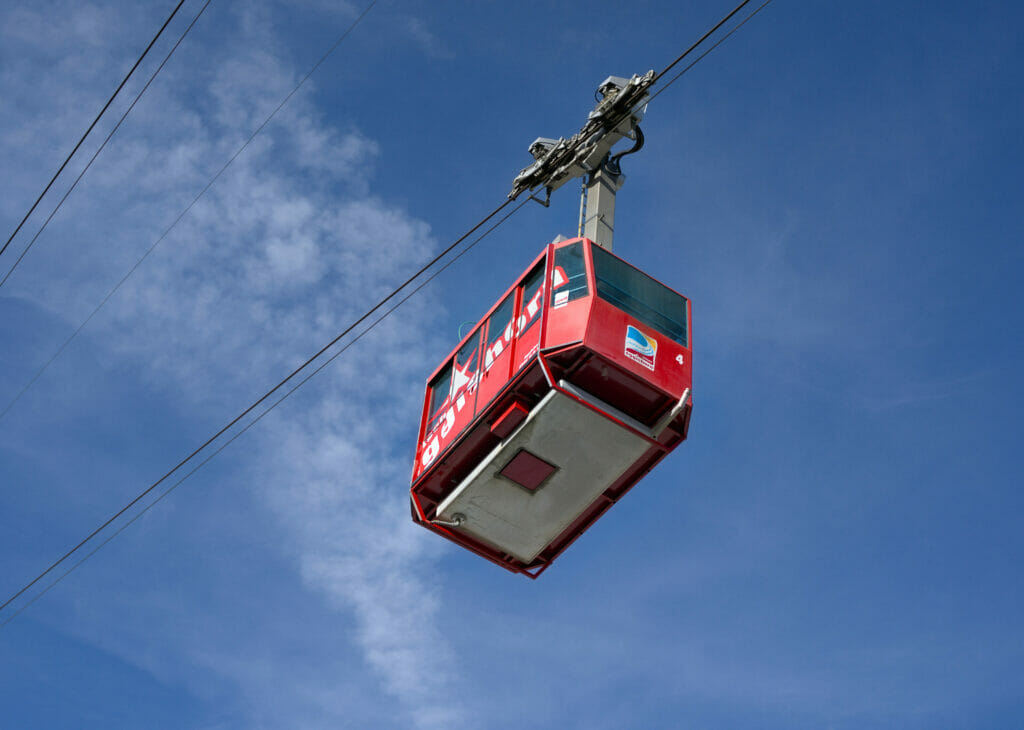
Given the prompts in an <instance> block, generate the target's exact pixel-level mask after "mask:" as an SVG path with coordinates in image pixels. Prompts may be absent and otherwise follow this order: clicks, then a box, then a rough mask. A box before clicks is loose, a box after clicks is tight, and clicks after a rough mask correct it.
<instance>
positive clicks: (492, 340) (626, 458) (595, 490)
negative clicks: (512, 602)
mask: <svg viewBox="0 0 1024 730" xmlns="http://www.w3.org/2000/svg"><path fill="white" fill-rule="evenodd" d="M690 330H691V320H690V305H689V301H688V300H687V299H686V298H685V297H683V296H681V295H679V294H677V293H676V292H674V291H672V290H671V289H669V288H668V287H666V286H664V285H663V284H661V283H659V282H657V281H655V280H654V279H652V278H651V277H650V276H648V275H647V274H644V273H643V272H641V271H639V270H638V269H636V268H634V267H633V266H630V265H629V264H627V263H626V262H625V261H623V260H622V259H620V258H618V257H617V256H614V255H613V254H611V253H610V252H608V251H606V250H604V249H603V248H601V247H599V246H598V245H596V244H595V243H593V242H592V241H590V240H589V239H586V238H577V239H573V240H569V241H564V242H560V243H552V244H549V245H548V246H546V247H545V249H544V251H543V252H542V253H541V254H540V256H538V257H537V259H536V260H535V261H534V262H533V264H532V265H531V266H530V268H529V269H527V271H526V273H525V274H524V275H523V276H522V277H520V279H519V281H517V282H516V283H515V285H514V286H512V288H510V289H509V290H508V291H507V292H506V293H505V296H503V297H502V298H501V299H500V300H499V302H498V303H497V304H496V305H495V306H494V307H492V308H491V310H490V311H489V312H488V313H487V316H485V317H484V318H483V319H482V320H481V321H480V322H479V323H478V324H477V325H476V327H474V328H473V331H472V332H471V333H470V334H469V335H468V336H467V337H465V338H464V339H463V340H462V342H460V343H459V345H458V347H457V348H456V349H455V351H454V352H453V353H452V354H451V355H449V356H448V357H447V358H446V359H445V361H444V362H443V363H442V365H441V366H440V367H439V368H438V369H437V370H436V371H434V373H433V374H432V375H431V377H430V380H429V381H428V383H427V392H426V398H425V400H424V403H423V417H422V420H421V422H420V430H419V438H418V444H419V445H418V447H417V450H416V464H415V466H414V467H413V473H412V488H411V496H412V514H413V520H415V521H416V522H418V523H420V524H422V525H423V526H424V527H427V528H428V529H431V530H433V531H434V532H437V533H439V534H441V535H444V536H445V537H447V538H448V539H449V540H452V541H453V542H456V543H458V544H459V545H462V546H463V547H466V548H468V549H470V550H472V551H473V552H475V553H477V554H479V555H481V556H483V557H485V558H487V559H488V560H491V561H493V562H495V563H497V564H498V565H500V566H502V567H504V568H507V569H508V570H511V571H514V572H517V573H524V574H526V575H528V576H530V577H531V578H536V577H537V576H538V575H540V574H541V573H542V572H543V571H544V570H545V569H546V568H547V567H548V566H549V565H550V564H551V561H552V560H554V559H555V557H557V556H558V555H559V553H561V552H562V551H563V550H565V548H567V547H568V546H569V545H570V544H571V543H572V542H573V541H574V540H575V539H576V538H577V537H579V536H580V535H581V534H582V533H583V532H584V531H585V530H586V529H587V528H588V527H590V525H591V524H592V523H593V522H594V521H595V520H596V519H597V518H598V517H600V516H601V515H602V514H604V512H605V510H607V509H608V508H609V507H611V506H612V505H613V504H615V502H617V501H618V500H619V498H620V497H622V495H623V494H625V493H626V492H627V491H629V489H630V488H631V487H632V486H633V485H634V484H636V482H637V481H639V480H640V479H641V478H642V477H643V476H644V475H645V474H646V473H647V472H648V471H650V470H651V468H652V467H653V466H654V465H655V464H657V463H658V462H659V461H661V459H662V458H663V457H664V456H665V455H666V454H668V453H669V452H670V451H672V449H674V448H675V447H676V446H678V445H679V444H680V443H682V441H683V440H684V439H685V438H686V432H687V429H688V426H689V423H690V411H691V403H690V386H691V382H692V369H691V357H690V353H691V343H690Z"/></svg>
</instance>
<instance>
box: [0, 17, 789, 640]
mask: <svg viewBox="0 0 1024 730" xmlns="http://www.w3.org/2000/svg"><path fill="white" fill-rule="evenodd" d="M208 2H209V0H208ZM748 2H749V0H746V2H743V3H741V4H740V5H739V6H738V7H737V8H736V9H735V10H733V11H732V12H731V13H730V14H729V15H728V16H726V18H725V19H723V20H722V21H720V22H719V23H718V24H717V25H716V26H715V27H714V28H713V29H712V30H711V31H709V32H708V33H706V34H705V35H704V36H703V37H702V39H701V40H700V41H698V42H697V43H695V44H694V45H692V46H691V47H690V48H689V49H687V51H686V52H684V53H683V54H682V55H681V56H679V57H678V58H677V59H676V60H675V61H673V62H672V63H671V64H669V65H668V66H667V67H666V68H665V69H664V70H662V72H661V73H659V74H658V78H661V77H662V76H664V75H665V74H666V73H667V72H668V71H669V70H670V69H671V68H672V67H674V66H675V65H676V64H678V63H679V62H680V61H681V60H682V59H683V58H685V57H686V55H688V54H689V53H690V52H691V51H692V50H694V49H695V48H696V47H697V46H698V45H699V44H700V43H701V42H703V41H704V40H705V39H706V38H707V37H708V36H709V35H711V33H713V32H714V31H715V30H717V29H718V28H719V27H721V25H722V24H723V23H724V22H726V21H727V20H728V19H729V18H731V17H732V16H733V15H735V13H736V12H737V11H738V10H739V9H741V8H742V7H743V6H744V5H746V4H747V3H748ZM769 2H771V0H765V2H764V3H763V4H762V5H761V6H760V7H759V8H757V9H756V10H755V11H754V12H753V13H751V14H750V15H749V16H748V17H747V18H746V19H745V20H743V21H742V22H741V23H740V24H739V25H737V26H736V27H735V28H733V29H732V30H731V31H730V32H729V33H728V34H726V36H725V37H723V38H722V39H720V40H719V41H717V42H716V43H715V44H714V45H713V46H711V48H709V49H708V51H706V52H705V53H703V54H702V55H701V56H699V57H698V58H697V59H696V60H694V61H693V62H692V63H691V64H690V65H689V66H687V67H685V68H684V69H683V70H682V71H680V72H679V73H678V74H676V76H675V77H673V78H672V79H671V81H670V82H669V83H670V84H671V83H672V82H674V81H675V80H676V79H678V78H679V77H680V76H682V75H683V74H684V73H686V72H687V71H688V70H689V69H690V68H692V67H693V66H694V65H695V64H696V63H697V62H699V61H700V60H701V59H702V58H704V56H706V55H707V54H708V53H709V52H710V51H711V50H714V48H716V47H717V46H718V45H719V44H720V43H721V42H722V41H724V40H725V39H726V38H728V37H729V36H730V35H732V33H734V32H735V31H736V30H738V29H739V28H740V27H742V25H743V24H745V23H746V22H747V20H749V19H750V18H751V17H753V16H754V15H755V14H757V12H759V11H760V10H761V9H762V8H763V7H765V6H766V5H768V3H769ZM659 93H660V92H659ZM530 199H531V198H529V197H528V198H526V199H525V200H523V201H522V202H521V203H520V204H519V205H518V206H516V207H515V208H513V209H512V210H511V211H509V212H508V213H507V214H506V215H505V216H503V217H502V218H500V219H498V220H497V221H496V222H495V223H494V224H492V225H491V227H490V228H488V229H486V230H485V231H484V232H483V233H482V234H481V235H480V236H479V237H478V238H477V239H476V240H474V241H473V242H472V243H471V244H470V245H469V246H467V247H466V248H464V249H463V250H462V251H461V252H459V253H458V254H457V255H456V256H454V257H452V259H450V260H449V261H448V262H446V263H445V264H443V265H442V266H441V267H439V268H438V269H437V270H436V271H435V272H434V273H433V274H431V275H430V276H429V277H427V278H426V279H425V280H424V281H422V282H420V283H419V284H418V285H417V286H416V287H415V288H414V289H413V290H412V291H410V292H409V293H408V294H406V296H405V297H403V298H402V299H400V300H399V301H398V302H396V303H395V304H394V305H392V306H391V307H390V308H389V309H387V310H386V311H385V312H384V313H383V314H382V315H381V316H380V317H378V318H377V319H375V320H374V321H373V322H371V323H370V325H369V326H367V327H366V328H365V329H363V330H362V331H361V332H359V333H358V334H357V335H356V336H355V337H354V338H352V340H351V341H350V342H348V343H346V344H345V345H344V346H343V347H342V348H340V349H339V350H338V352H336V353H334V354H333V355H332V356H331V357H329V358H328V359H327V360H325V361H324V362H322V363H321V364H320V365H318V366H317V367H316V368H315V369H314V370H312V371H311V372H310V373H308V374H307V375H306V376H305V377H304V378H302V379H301V380H300V381H298V382H297V383H295V384H294V385H293V386H292V387H291V388H290V389H289V390H288V391H287V392H285V393H284V395H282V396H281V397H280V398H278V399H277V400H276V401H274V402H273V403H272V404H271V405H270V406H269V407H267V408H266V409H265V410H263V411H262V412H261V413H259V415H257V416H256V417H255V418H254V419H253V420H251V421H250V422H249V423H247V424H246V425H245V426H244V427H242V428H241V429H240V430H239V431H238V432H237V433H235V434H234V435H232V436H231V437H230V438H229V439H228V440H227V441H226V442H225V443H223V444H221V445H220V446H219V447H217V449H216V450H214V451H213V452H212V453H210V454H209V455H208V456H207V457H206V458H205V459H204V460H203V461H201V462H199V463H198V464H196V466H194V467H193V468H192V470H190V471H189V472H188V473H187V474H185V475H184V476H183V477H182V478H181V479H179V480H178V481H177V482H175V483H174V484H172V485H171V486H170V487H169V488H167V489H166V490H165V491H164V492H162V493H161V494H159V495H158V496H157V498H156V499H155V500H153V502H151V503H150V504H149V505H147V506H146V507H145V508H143V509H142V510H141V511H140V512H139V513H137V514H136V515H134V516H133V517H132V518H131V519H130V520H129V521H128V522H126V523H125V524H124V525H122V526H121V527H120V528H118V529H117V530H116V531H115V532H114V533H113V534H111V535H110V536H109V537H107V538H106V539H105V540H104V541H103V542H101V543H100V544H99V545H97V546H96V547H95V548H94V549H93V550H92V551H91V552H89V553H88V554H87V555H85V556H84V557H83V558H82V559H81V560H79V561H78V562H77V563H75V564H74V565H72V566H71V567H70V568H69V569H68V570H67V571H65V572H64V573H63V574H61V575H60V576H59V577H57V578H56V579H55V580H54V581H53V582H51V583H50V584H49V585H48V586H47V587H46V588H44V589H43V590H42V591H41V592H40V593H38V594H36V595H35V596H33V597H32V598H31V599H29V600H28V601H27V602H26V603H25V604H24V605H23V606H21V607H19V608H18V609H17V611H15V612H14V614H13V615H11V616H9V617H8V618H7V619H5V620H4V621H3V622H2V623H0V628H2V627H3V626H6V625H7V624H8V623H10V621H11V620H13V618H14V617H15V616H17V615H18V614H20V613H21V612H22V611H24V610H25V608H27V607H28V606H29V605H31V604H32V603H34V602H35V601H36V600H38V599H39V598H40V597H41V596H42V595H44V594H45V593H47V592H48V591H49V590H50V589H51V588H53V586H55V585H56V584H57V583H59V582H60V581H61V580H63V579H64V578H65V577H66V576H67V575H69V574H70V573H71V572H72V571H74V570H75V569H76V568H78V567H79V566H80V565H81V564H82V563H84V562H85V561H86V560H88V559H89V558H90V557H91V556H92V555H94V554H95V553H96V552H98V551H99V550H100V549H101V548H102V547H103V546H104V545H106V544H107V543H109V542H110V541H111V540H112V539H113V538H114V537H116V536H117V535H119V534H120V533H121V532H123V531H124V530H125V529H126V528H127V527H128V526H129V525H130V524H132V523H133V522H135V520H137V519H139V517H141V516H142V515H143V514H145V513H146V512H147V511H148V510H149V509H150V508H152V507H153V506H155V505H156V504H157V503H158V502H160V501H161V500H162V499H163V498H164V497H165V496H167V495H168V494H169V493H170V492H171V491H172V490H173V489H175V488H176V487H177V486H178V485H179V484H181V483H182V482H184V481H185V480H186V479H188V478H189V477H190V476H191V475H192V474H194V473H195V472H196V471H198V470H199V469H200V468H202V467H203V466H204V465H205V464H206V463H208V462H209V461H210V460H211V459H212V458H213V457H215V456H216V455H217V454H219V453H220V452H221V451H223V450H224V449H225V448H227V446H228V445H230V444H231V443H232V442H233V441H234V440H235V439H237V438H238V437H239V436H241V435H242V434H243V433H245V432H246V431H247V430H249V429H250V428H251V427H252V426H254V425H255V424H256V423H258V422H259V421H260V420H261V419H262V418H263V417H264V416H265V415H267V414H268V413H269V412H270V411H272V410H273V409H274V408H276V407H277V406H278V405H279V404H280V403H281V402H283V401H284V400H285V399H287V398H288V397H289V396H291V395H292V394H293V393H294V392H295V391H296V390H298V389H299V388H300V387H302V386H303V385H304V384H305V383H306V382H308V381H309V380H310V379H311V378H312V377H313V376H315V375H316V374H317V373H319V372H320V371H321V370H323V368H325V367H326V366H327V365H328V364H330V363H331V362H332V361H333V360H334V359H336V358H337V357H338V356H340V355H341V354H342V353H343V352H345V350H347V349H348V348H349V347H351V346H352V345H354V344H355V343H356V342H358V340H359V339H361V338H362V337H363V336H364V335H365V334H366V333H368V332H369V331H370V330H372V329H373V328H374V327H376V326H377V324H379V323H380V322H381V321H382V320H384V319H385V318H387V317H388V316H389V315H390V314H391V313H392V312H394V311H395V310H396V309H397V308H398V307H399V306H401V305H402V304H403V303H404V302H406V301H408V299H410V298H411V297H412V296H414V295H415V294H416V293H417V292H419V291H420V290H421V289H422V288H423V287H425V286H426V285H427V284H429V283H430V282H431V281H432V280H433V279H434V278H435V277H437V276H438V275H439V274H440V273H441V272H442V271H444V270H445V269H447V268H448V267H449V266H451V265H452V264H454V263H455V261H457V260H458V259H459V258H461V257H462V256H463V255H464V254H465V253H467V252H468V251H469V250H470V249H472V248H473V247H474V246H475V245H476V244H477V243H479V242H480V241H481V240H482V239H483V238H485V237H486V236H487V235H488V234H490V233H491V232H492V231H493V230H495V229H496V228H497V227H498V226H500V225H501V224H502V223H504V222H505V221H506V220H508V219H509V218H510V217H511V216H512V215H513V214H515V213H516V212H517V211H519V210H520V209H521V208H522V207H523V206H524V205H526V203H527V202H529V200H530ZM511 203H512V199H506V200H505V202H503V203H502V204H501V205H499V206H498V207H497V208H495V209H494V210H493V211H491V212H490V213H489V214H488V215H487V216H485V217H484V218H483V219H482V220H481V221H480V222H479V223H477V224H476V225H474V226H473V227H472V228H470V229H469V230H468V231H467V232H466V233H464V234H463V235H462V236H460V237H459V238H458V239H456V240H455V241H454V242H452V243H451V244H450V245H449V246H448V247H447V248H445V249H444V250H442V251H441V252H440V253H439V254H437V255H436V256H435V257H434V258H433V259H431V260H430V261H429V262H428V263H427V264H425V265H424V266H423V267H421V268H420V269H419V270H418V271H417V272H416V273H414V274H413V275H412V276H410V277H409V278H408V279H406V280H405V282H403V283H402V284H401V285H400V286H398V287H397V288H396V289H394V290H393V291H392V292H391V293H390V294H388V295H387V296H386V297H384V298H383V299H381V300H380V301H379V302H378V303H377V304H375V305H374V306H373V307H371V308H370V309H369V310H367V312H366V313H365V314H363V315H362V316H361V317H359V318H358V319H357V320H355V321H354V322H352V323H351V324H350V325H349V326H348V327H346V328H345V329H344V330H342V331H341V332H340V333H339V334H338V335H337V336H336V337H335V338H334V339H332V340H331V341H330V342H328V343H327V344H326V345H324V346H323V347H322V348H321V349H320V350H318V351H317V352H316V353H315V354H314V355H312V356H311V357H309V358H308V359H307V360H306V361H305V362H304V363H303V364H302V365H300V366H299V367H298V368H296V369H295V370H293V371H292V372H291V373H290V374H289V375H288V376H287V377H285V378H284V379H283V380H281V381H280V382H278V383H277V384H276V385H275V386H274V387H272V388H271V389H270V390H268V391H267V392H266V393H265V394H264V395H262V396H261V397H260V398H259V399H257V400H256V401H255V402H254V403H253V404H252V405H250V406H249V407H248V408H246V409H245V410H244V411H242V412H241V413H240V414H239V415H237V416H236V417H235V418H234V419H232V420H231V421H230V422H229V423H228V424H227V425H226V426H224V427H223V428H221V429H220V430H219V431H218V432H217V433H215V434H214V435H213V436H211V437H210V438H209V439H207V440H206V441H205V442H203V444H202V445H200V446H199V447H198V448H196V449H195V450H194V451H192V453H190V454H189V455H188V456H186V457H185V458H184V459H182V460H181V461H180V462H178V464H176V465H175V466H174V468H172V469H171V470H170V471H168V472H167V473H166V474H164V475H163V476H162V477H160V478H159V479H158V480H156V481H155V482H153V483H152V484H151V485H150V486H148V487H147V488H146V489H144V490H143V491H142V492H140V493H139V494H138V495H137V496H136V497H135V498H134V499H132V500H131V501H130V502H129V503H128V504H126V505H125V506H124V507H122V508H121V509H120V510H119V511H118V512H116V513H115V514H114V515H112V516H111V517H110V518H109V519H107V521H106V522H104V523H103V524H102V525H100V526H99V527H97V528H96V529H95V530H93V531H92V532H91V533H90V534H89V535H88V536H86V537H85V538H84V539H82V540H81V541H80V542H79V543H78V544H77V545H76V546H75V547H73V548H71V549H70V550H68V551H67V552H66V553H65V554H64V555H62V556H61V557H60V558H58V559H57V560H56V561H54V562H53V563H52V564H51V565H50V566H49V567H47V568H46V569H45V570H44V571H42V572H41V573H39V575H37V576H36V577H35V578H33V579H32V580H31V581H30V582H28V583H27V584H25V586H24V587H22V588H21V589H20V590H18V591H17V592H16V593H14V594H13V595H12V596H11V597H10V598H8V599H7V600H6V601H4V602H3V603H2V604H0V611H3V610H4V609H5V608H7V607H8V606H9V605H11V603H13V602H14V601H15V600H17V599H18V598H19V597H20V596H22V595H24V594H25V592H27V591H28V590H30V589H31V588H32V586H34V585H36V584H37V583H38V582H39V581H41V580H42V579H43V578H45V577H46V576H47V575H49V574H50V573H52V572H53V571H54V570H55V569H56V568H57V567H58V566H60V565H61V564H63V563H64V562H65V561H67V560H68V558H70V557H71V556H72V555H74V554H75V553H77V552H78V551H79V550H81V549H82V548H83V547H84V546H85V545H86V544H87V543H88V542H89V541H91V540H92V539H93V538H95V537H96V536H97V535H99V533H100V532H102V531H103V530H104V529H106V528H107V527H108V526H110V525H111V524H112V523H113V522H114V521H115V520H117V519H118V518H119V517H121V516H122V515H124V514H125V513H126V512H127V511H128V510H129V509H131V508H132V507H133V506H135V505H136V504H137V503H138V502H139V501H141V500H142V499H144V498H145V497H146V496H147V495H148V494H150V493H151V492H153V491H154V490H155V489H156V488H157V487H158V486H159V485H160V484H162V483H163V482H165V481H166V480H167V479H169V478H170V477H171V476H172V475H173V474H174V473H175V472H177V471H178V470H179V469H181V468H182V467H184V466H185V465H186V464H188V463H189V462H190V461H192V460H193V459H194V458H195V457H196V456H198V455H199V454H200V452H202V451H203V450H204V449H206V448H207V447H208V446H210V445H211V444H212V443H213V442H214V441H216V440H217V439H218V438H219V437H220V436H222V435H223V434H224V433H226V432H227V431H228V430H229V429H231V428H232V427H233V426H235V425H236V424H237V423H239V422H240V421H241V420H242V419H244V418H245V417H246V416H248V415H249V414H250V413H251V412H252V411H254V410H255V409H257V408H258V407H259V406H260V405H261V404H262V403H263V402H264V401H266V400H268V399H269V398H270V397H271V396H272V395H273V394H274V393H276V392H277V391H278V390H280V389H281V388H283V387H284V386H285V385H286V384H287V383H288V382H289V381H291V380H292V379H293V378H295V377H296V376H297V375H299V374H300V373H301V372H302V371H304V370H305V369H306V368H307V367H309V366H310V365H312V364H313V363H314V361H316V360H317V359H319V358H320V357H321V355H323V354H324V353H326V352H327V351H328V350H329V349H330V348H331V347H333V346H334V345H335V344H337V343H338V342H339V341H340V340H341V339H342V338H343V337H345V336H346V335H347V334H349V333H350V332H352V331H353V330H354V329H355V328H357V327H358V326H359V325H361V324H362V323H363V322H365V321H366V320H367V319H369V318H370V317H372V316H373V315H374V314H375V313H376V312H377V311H378V310H379V309H381V308H382V307H384V306H385V305H386V304H387V303H388V302H389V301H391V300H392V299H394V298H395V297H396V296H398V294H400V293H401V292H402V291H403V290H404V289H405V288H406V287H408V286H410V285H411V284H412V283H413V282H414V281H416V280H417V279H419V278H420V277H421V276H422V275H423V274H425V273H426V272H427V271H428V270H429V269H430V268H432V267H433V266H434V265H435V264H437V263H438V262H440V261H441V260H442V259H443V258H444V257H445V256H447V255H448V254H449V253H451V252H452V251H454V250H455V249H456V248H457V247H458V246H459V245H460V244H461V243H462V242H463V241H465V240H466V239H467V238H469V237H470V236H471V235H473V234H474V233H475V232H476V231H478V230H479V229H480V228H482V227H483V226H484V225H485V224H487V223H488V222H489V221H490V220H491V219H493V218H495V217H496V216H497V215H498V214H499V213H500V212H501V211H502V210H504V209H505V208H506V207H508V206H509V205H510V204H511Z"/></svg>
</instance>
